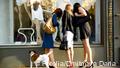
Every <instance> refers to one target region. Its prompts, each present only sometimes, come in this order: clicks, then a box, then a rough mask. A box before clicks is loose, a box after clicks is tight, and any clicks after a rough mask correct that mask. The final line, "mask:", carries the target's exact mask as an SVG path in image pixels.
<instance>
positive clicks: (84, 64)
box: [79, 62, 87, 68]
mask: <svg viewBox="0 0 120 68" xmlns="http://www.w3.org/2000/svg"><path fill="white" fill-rule="evenodd" d="M86 65H87V62H83V63H82V65H81V66H79V68H81V67H85V66H86Z"/></svg>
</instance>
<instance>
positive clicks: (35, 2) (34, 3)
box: [30, 0, 44, 43]
mask: <svg viewBox="0 0 120 68" xmlns="http://www.w3.org/2000/svg"><path fill="white" fill-rule="evenodd" d="M41 1H42V0H30V4H31V13H32V22H33V25H35V26H36V31H37V38H36V41H37V43H41V41H42V34H43V33H42V32H43V31H42V26H43V23H44V18H43V9H42V7H41Z"/></svg>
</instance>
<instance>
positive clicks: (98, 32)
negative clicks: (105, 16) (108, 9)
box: [95, 0, 101, 43]
mask: <svg viewBox="0 0 120 68" xmlns="http://www.w3.org/2000/svg"><path fill="white" fill-rule="evenodd" d="M100 1H101V0H96V10H95V11H96V12H95V42H96V43H100V42H101V38H100V37H101V30H100V29H101V24H100V23H101V21H100V17H101V14H100V10H101V9H100Z"/></svg>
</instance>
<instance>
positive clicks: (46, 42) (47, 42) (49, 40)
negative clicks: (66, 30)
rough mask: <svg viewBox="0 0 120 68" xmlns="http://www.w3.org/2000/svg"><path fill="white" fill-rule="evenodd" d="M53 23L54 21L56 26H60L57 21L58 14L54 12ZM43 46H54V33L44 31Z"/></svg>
mask: <svg viewBox="0 0 120 68" xmlns="http://www.w3.org/2000/svg"><path fill="white" fill-rule="evenodd" d="M52 23H53V26H54V27H58V26H59V23H58V22H57V15H56V14H54V15H53V17H52ZM42 47H43V48H54V38H53V34H48V33H45V32H44V35H43V44H42Z"/></svg>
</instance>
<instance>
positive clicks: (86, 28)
mask: <svg viewBox="0 0 120 68" xmlns="http://www.w3.org/2000/svg"><path fill="white" fill-rule="evenodd" d="M73 21H74V22H73V23H74V24H73V25H74V27H79V30H80V39H81V40H84V39H86V38H89V37H90V36H91V28H90V25H89V22H85V21H86V20H85V19H84V18H83V17H79V16H75V17H74V20H73ZM75 23H76V24H77V25H76V24H75Z"/></svg>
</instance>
